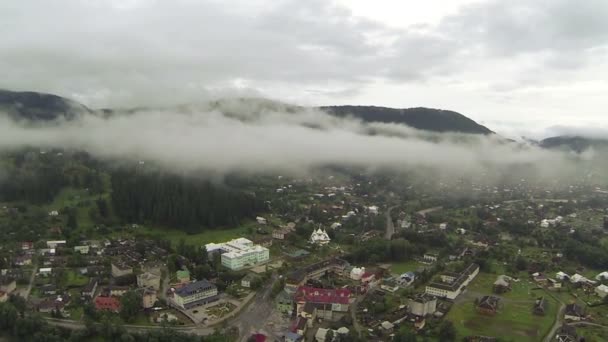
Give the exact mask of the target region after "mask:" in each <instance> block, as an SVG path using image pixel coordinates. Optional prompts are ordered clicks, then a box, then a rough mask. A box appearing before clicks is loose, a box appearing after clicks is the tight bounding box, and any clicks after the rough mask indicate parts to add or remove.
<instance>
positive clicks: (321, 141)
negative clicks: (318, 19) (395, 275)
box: [0, 100, 576, 177]
mask: <svg viewBox="0 0 608 342" xmlns="http://www.w3.org/2000/svg"><path fill="white" fill-rule="evenodd" d="M0 146H1V147H2V149H5V150H6V149H16V148H20V147H23V146H41V147H45V148H51V147H57V148H74V149H79V150H85V151H88V152H90V153H92V154H93V155H95V156H97V157H99V158H104V159H108V160H131V161H134V160H142V159H143V160H147V161H153V162H155V163H157V164H159V165H161V166H163V167H165V168H166V169H168V170H173V171H176V172H193V173H198V172H205V173H219V174H224V173H227V172H249V173H268V172H281V173H283V172H289V173H293V174H301V173H305V172H308V171H310V170H312V169H315V168H317V167H320V166H325V165H344V166H354V167H361V168H371V169H375V168H383V169H391V170H417V169H418V168H425V169H432V170H435V171H437V172H439V173H442V174H444V175H446V176H449V177H460V176H467V177H470V176H473V175H477V174H480V173H481V172H484V171H488V170H495V171H496V170H504V169H508V168H510V167H519V166H525V167H530V168H532V169H534V170H536V172H539V173H543V174H545V173H546V174H547V175H555V173H557V172H560V173H561V172H563V170H566V169H569V167H572V168H574V167H575V166H576V164H575V163H571V162H570V161H571V160H570V159H569V158H570V157H569V156H567V155H565V154H562V153H558V152H550V151H545V150H541V149H538V148H534V147H526V146H521V145H518V144H511V143H506V142H504V141H502V140H501V139H500V138H499V137H492V136H472V135H466V134H439V133H429V132H423V131H417V130H414V129H412V128H409V127H406V126H402V125H396V124H379V123H377V124H365V123H362V122H361V121H358V120H354V119H350V118H336V117H333V116H329V115H328V114H326V113H324V112H320V111H317V110H312V109H298V108H296V107H292V106H289V105H285V104H280V103H273V102H268V101H258V102H255V101H253V102H252V101H249V100H248V101H244V100H231V101H224V102H220V103H211V104H207V105H201V106H195V107H189V108H184V109H182V110H180V111H140V112H136V113H133V114H129V115H116V116H113V117H111V118H109V119H102V118H99V117H95V116H90V115H88V116H84V117H83V118H82V119H81V120H77V121H73V122H59V123H56V124H55V125H49V126H44V125H42V126H41V125H36V126H34V127H31V126H23V125H19V124H15V123H14V122H11V121H9V120H8V119H6V118H4V119H2V120H1V121H0ZM557 165H559V166H560V167H556V166H557ZM558 170H559V171H558Z"/></svg>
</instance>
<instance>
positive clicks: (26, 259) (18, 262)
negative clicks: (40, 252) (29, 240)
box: [13, 255, 32, 266]
mask: <svg viewBox="0 0 608 342" xmlns="http://www.w3.org/2000/svg"><path fill="white" fill-rule="evenodd" d="M13 264H15V266H29V265H31V264H32V256H31V255H20V256H17V257H15V259H14V260H13Z"/></svg>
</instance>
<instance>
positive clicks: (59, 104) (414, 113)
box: [0, 90, 493, 134]
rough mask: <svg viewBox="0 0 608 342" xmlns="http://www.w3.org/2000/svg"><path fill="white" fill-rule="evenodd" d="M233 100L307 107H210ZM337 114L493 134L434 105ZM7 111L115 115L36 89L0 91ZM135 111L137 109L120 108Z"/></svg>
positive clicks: (28, 116)
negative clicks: (38, 91)
mask: <svg viewBox="0 0 608 342" xmlns="http://www.w3.org/2000/svg"><path fill="white" fill-rule="evenodd" d="M231 102H234V103H236V104H238V106H235V109H234V110H236V111H238V110H242V109H240V108H243V107H245V108H251V110H252V111H260V110H264V108H267V109H273V110H276V109H277V108H282V109H283V110H284V111H285V112H286V113H290V112H293V111H295V110H298V109H302V108H304V107H298V106H292V105H287V104H283V103H280V102H277V101H272V100H267V99H252V98H241V99H232V100H217V101H212V102H210V103H209V106H210V108H214V109H217V107H218V106H219V107H222V109H221V110H225V111H227V113H225V114H226V115H233V114H238V113H232V112H231V108H230V106H225V104H226V103H231ZM141 108H143V107H141ZM318 108H319V109H321V110H323V111H326V112H327V113H329V114H330V115H333V116H336V117H347V116H351V117H354V118H357V119H360V120H362V121H364V122H382V123H397V124H404V125H407V126H410V127H413V128H416V129H420V130H426V131H432V132H459V133H470V134H492V133H493V132H492V131H491V130H490V129H488V128H487V127H485V126H482V125H480V124H478V123H477V122H475V121H473V120H471V119H470V118H468V117H466V116H464V115H462V114H460V113H457V112H453V111H449V110H441V109H431V108H423V107H418V108H407V109H397V108H387V107H376V106H326V107H318ZM2 110H4V111H6V112H8V114H9V115H10V116H11V117H12V118H13V119H17V120H29V121H50V120H54V119H57V118H65V119H68V120H69V119H73V118H75V117H77V116H79V115H81V114H83V113H95V114H97V115H100V116H110V115H115V114H116V113H117V111H115V110H113V109H99V110H91V109H89V108H87V107H86V106H84V105H82V104H79V103H77V102H75V101H72V100H69V99H67V98H63V97H60V96H56V95H52V94H44V93H36V92H13V91H8V90H0V111H2ZM121 111H124V112H127V113H128V112H133V111H136V109H127V110H121Z"/></svg>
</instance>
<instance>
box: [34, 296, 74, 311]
mask: <svg viewBox="0 0 608 342" xmlns="http://www.w3.org/2000/svg"><path fill="white" fill-rule="evenodd" d="M68 302H69V297H62V296H57V297H56V298H47V299H44V300H42V301H41V302H40V303H38V305H37V306H36V309H37V310H38V312H42V313H51V312H53V311H60V312H62V311H63V309H64V307H65V306H66V305H67V303H68Z"/></svg>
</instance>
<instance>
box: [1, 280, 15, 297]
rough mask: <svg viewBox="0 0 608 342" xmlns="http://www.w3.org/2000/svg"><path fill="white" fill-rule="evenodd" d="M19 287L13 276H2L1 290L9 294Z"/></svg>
mask: <svg viewBox="0 0 608 342" xmlns="http://www.w3.org/2000/svg"><path fill="white" fill-rule="evenodd" d="M16 289H17V282H16V281H15V279H14V278H11V277H6V276H4V277H0V291H2V292H6V293H8V294H11V293H13V291H15V290H16Z"/></svg>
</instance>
